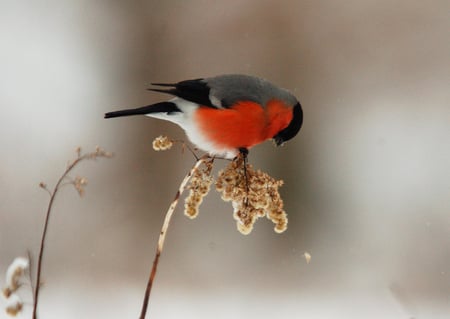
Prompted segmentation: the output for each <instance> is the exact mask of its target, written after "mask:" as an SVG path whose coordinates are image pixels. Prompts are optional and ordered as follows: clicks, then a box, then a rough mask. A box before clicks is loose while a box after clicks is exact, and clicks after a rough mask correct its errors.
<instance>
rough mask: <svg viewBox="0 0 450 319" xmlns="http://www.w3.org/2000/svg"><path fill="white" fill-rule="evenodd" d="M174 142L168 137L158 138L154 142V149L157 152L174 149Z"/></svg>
mask: <svg viewBox="0 0 450 319" xmlns="http://www.w3.org/2000/svg"><path fill="white" fill-rule="evenodd" d="M172 146H173V141H172V140H171V139H169V138H168V137H167V136H162V135H160V136H158V137H157V138H155V139H154V140H153V149H154V150H155V151H166V150H169V149H170V148H172Z"/></svg>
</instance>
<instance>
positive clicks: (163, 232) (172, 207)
mask: <svg viewBox="0 0 450 319" xmlns="http://www.w3.org/2000/svg"><path fill="white" fill-rule="evenodd" d="M208 158H209V156H208V155H204V156H202V157H201V158H199V159H197V162H196V163H195V165H194V166H193V167H192V169H191V170H190V171H189V172H188V173H187V175H186V176H185V177H184V179H183V181H182V182H181V184H180V187H179V188H178V191H177V193H176V194H175V198H174V199H173V201H172V203H171V204H170V206H169V209H168V210H167V213H166V216H165V218H164V223H163V225H162V227H161V232H160V233H159V238H158V245H157V246H156V253H155V258H154V260H153V266H152V269H151V271H150V277H149V279H148V282H147V288H146V289H145V295H144V301H143V303H142V309H141V314H140V316H139V318H140V319H145V315H146V313H147V307H148V300H149V298H150V292H151V290H152V286H153V281H154V280H155V276H156V270H157V267H158V262H159V257H160V256H161V253H162V251H163V246H164V241H165V239H166V234H167V230H168V228H169V224H170V220H171V219H172V215H173V212H174V211H175V208H176V207H177V204H178V201H179V199H180V196H181V194H182V193H183V192H184V190H185V188H186V185H187V183H188V182H189V180H190V178H191V177H192V174H193V173H194V172H195V171H196V170H197V169H198V168H199V166H200V165H201V164H202V163H203V162H205V161H206V160H207V159H208Z"/></svg>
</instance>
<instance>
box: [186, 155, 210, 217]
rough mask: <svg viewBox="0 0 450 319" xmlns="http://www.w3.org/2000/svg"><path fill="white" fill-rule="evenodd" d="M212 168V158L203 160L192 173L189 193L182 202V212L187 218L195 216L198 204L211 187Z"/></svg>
mask: <svg viewBox="0 0 450 319" xmlns="http://www.w3.org/2000/svg"><path fill="white" fill-rule="evenodd" d="M212 168H213V160H212V159H211V160H208V161H205V162H203V165H202V166H201V167H200V168H198V169H197V170H195V171H194V173H193V174H192V177H191V181H190V184H189V195H188V196H187V197H186V199H185V203H184V214H185V215H186V216H188V217H189V218H195V217H197V215H198V211H199V210H198V209H199V207H200V204H201V203H202V202H203V198H204V197H205V196H206V195H208V193H209V190H210V189H211V184H212V183H213V177H212V176H211V171H212Z"/></svg>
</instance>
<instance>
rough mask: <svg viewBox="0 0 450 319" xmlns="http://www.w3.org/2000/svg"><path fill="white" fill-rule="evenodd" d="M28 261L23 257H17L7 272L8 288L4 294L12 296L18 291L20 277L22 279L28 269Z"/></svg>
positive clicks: (4, 290)
mask: <svg viewBox="0 0 450 319" xmlns="http://www.w3.org/2000/svg"><path fill="white" fill-rule="evenodd" d="M28 265H29V263H28V259H26V258H23V257H17V258H15V259H14V261H13V262H12V263H11V265H9V267H8V270H7V271H6V287H5V288H4V289H3V294H4V295H5V296H6V295H7V294H9V295H10V294H11V293H12V292H14V291H16V290H17V289H18V288H19V286H20V277H22V276H23V275H24V273H25V271H26V270H27V268H28Z"/></svg>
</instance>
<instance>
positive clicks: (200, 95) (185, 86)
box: [148, 79, 217, 108]
mask: <svg viewBox="0 0 450 319" xmlns="http://www.w3.org/2000/svg"><path fill="white" fill-rule="evenodd" d="M152 85H156V86H163V87H169V88H168V89H148V90H149V91H155V92H162V93H168V94H172V95H175V96H178V97H180V98H182V99H184V100H187V101H190V102H194V103H197V104H200V105H203V106H209V107H213V108H217V106H216V105H213V104H212V102H211V100H210V99H209V91H210V88H209V87H208V85H207V84H206V82H205V81H204V80H203V79H195V80H186V81H181V82H178V83H173V84H169V83H152Z"/></svg>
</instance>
